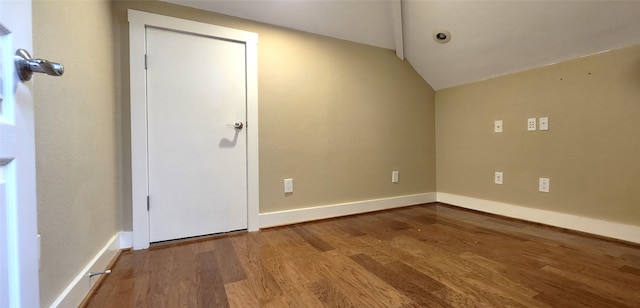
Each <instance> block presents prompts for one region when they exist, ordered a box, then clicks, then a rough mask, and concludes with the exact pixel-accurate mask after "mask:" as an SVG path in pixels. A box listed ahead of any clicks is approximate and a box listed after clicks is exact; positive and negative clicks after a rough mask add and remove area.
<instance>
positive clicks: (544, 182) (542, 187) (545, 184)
mask: <svg viewBox="0 0 640 308" xmlns="http://www.w3.org/2000/svg"><path fill="white" fill-rule="evenodd" d="M538 190H539V191H541V192H546V193H548V192H549V178H540V179H539V181H538Z"/></svg>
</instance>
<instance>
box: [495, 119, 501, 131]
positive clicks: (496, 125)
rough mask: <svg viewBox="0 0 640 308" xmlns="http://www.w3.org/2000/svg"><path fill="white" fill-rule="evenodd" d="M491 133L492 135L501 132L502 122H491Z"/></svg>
mask: <svg viewBox="0 0 640 308" xmlns="http://www.w3.org/2000/svg"><path fill="white" fill-rule="evenodd" d="M493 132H494V133H501V132H502V120H497V121H494V122H493Z"/></svg>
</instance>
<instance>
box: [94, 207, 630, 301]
mask: <svg viewBox="0 0 640 308" xmlns="http://www.w3.org/2000/svg"><path fill="white" fill-rule="evenodd" d="M87 306H88V307H640V246H634V245H628V244H624V243H619V242H614V241H608V240H604V239H599V238H595V237H590V236H585V235H582V234H577V233H573V232H566V231H562V230H559V229H555V228H551V227H546V226H541V225H536V224H530V223H525V222H521V221H515V220H509V219H505V218H500V217H496V216H490V215H485V214H480V213H477V212H471V211H467V210H462V209H458V208H455V207H451V206H448V205H443V204H429V205H422V206H413V207H407V208H401V209H394V210H389V211H383V212H375V213H368V214H362V215H357V216H350V217H344V218H337V219H330V220H323V221H317V222H310V223H304V224H298V225H292V226H286V227H279V228H271V229H266V230H262V231H260V232H255V233H240V234H233V235H225V236H220V237H217V238H212V239H208V240H201V241H192V242H186V243H179V244H175V245H163V246H156V247H152V248H150V249H148V250H140V251H129V252H124V253H123V254H122V255H121V257H120V259H119V260H118V262H117V263H116V265H115V267H114V268H112V273H111V274H110V275H109V276H107V277H106V278H105V280H104V281H103V283H102V285H101V286H100V287H99V288H98V289H97V290H96V292H95V293H94V295H93V296H92V297H91V298H90V299H89V300H88V301H87Z"/></svg>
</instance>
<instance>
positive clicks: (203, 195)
mask: <svg viewBox="0 0 640 308" xmlns="http://www.w3.org/2000/svg"><path fill="white" fill-rule="evenodd" d="M146 46H147V51H146V54H147V113H148V118H147V119H148V120H147V121H148V122H147V125H148V128H147V130H148V164H149V166H148V168H149V169H148V170H149V174H148V176H149V181H148V183H149V188H148V189H149V235H150V241H151V242H158V241H165V240H171V239H179V238H186V237H192V236H199V235H206V234H213V233H220V232H227V231H234V230H241V229H247V147H246V146H247V144H246V133H245V132H246V130H245V129H244V127H242V128H240V127H238V128H236V127H234V124H235V123H236V122H241V123H242V126H244V122H245V119H246V101H247V100H246V95H247V94H246V93H247V88H246V84H247V82H246V71H247V70H246V50H245V44H244V43H239V42H234V41H229V40H222V39H217V38H213V37H207V36H202V35H196V34H189V33H184V32H176V31H170V30H164V29H157V28H152V27H147V29H146Z"/></svg>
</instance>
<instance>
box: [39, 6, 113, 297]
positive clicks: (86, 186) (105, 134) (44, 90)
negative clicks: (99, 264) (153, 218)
mask: <svg viewBox="0 0 640 308" xmlns="http://www.w3.org/2000/svg"><path fill="white" fill-rule="evenodd" d="M112 31H113V23H112V16H111V7H110V4H109V2H108V1H34V2H33V33H34V42H33V45H34V50H33V54H34V55H35V56H36V57H43V58H46V59H49V60H52V61H58V62H61V63H63V64H64V67H65V73H64V76H63V77H59V78H53V77H46V76H43V75H37V76H34V79H35V81H34V91H33V95H34V101H35V120H36V131H35V133H36V168H37V170H36V171H37V189H38V194H37V196H38V231H39V232H40V234H41V235H42V256H41V257H42V261H41V262H42V263H41V266H42V267H41V270H40V286H41V303H42V305H43V306H48V305H49V304H51V302H53V300H55V298H56V297H57V296H58V295H59V294H60V293H61V292H62V291H63V290H64V288H65V287H66V286H67V285H68V284H69V283H70V282H71V280H73V278H75V276H76V275H77V274H79V272H80V270H81V269H82V268H83V267H84V266H85V265H86V264H87V263H89V261H90V260H91V259H92V258H93V257H94V256H95V255H96V253H97V252H98V251H99V250H100V249H101V248H102V247H103V246H104V245H105V244H106V242H107V241H108V240H109V239H111V237H112V236H113V235H114V234H116V232H118V230H119V226H118V218H117V214H116V213H117V211H118V205H117V201H116V200H117V199H116V161H115V128H114V126H115V124H114V123H115V122H114V86H113V84H114V74H113V71H114V61H113V39H112Z"/></svg>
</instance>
